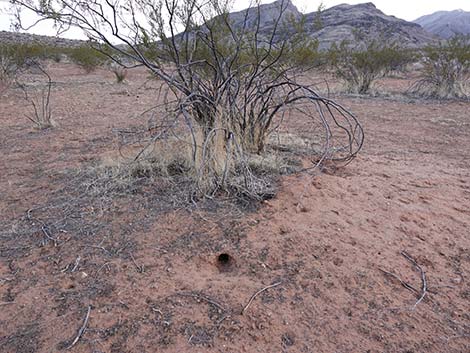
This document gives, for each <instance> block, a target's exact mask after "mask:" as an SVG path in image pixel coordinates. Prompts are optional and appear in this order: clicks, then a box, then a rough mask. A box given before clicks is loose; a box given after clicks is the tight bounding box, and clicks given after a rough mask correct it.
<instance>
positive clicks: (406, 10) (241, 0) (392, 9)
mask: <svg viewBox="0 0 470 353" xmlns="http://www.w3.org/2000/svg"><path fill="white" fill-rule="evenodd" d="M270 2H273V1H272V0H266V1H263V3H270ZM320 2H321V1H320V0H293V3H294V4H295V5H296V6H297V7H298V8H299V10H301V11H302V12H312V11H315V10H316V9H317V8H318V5H319V4H320ZM364 2H367V1H364V0H362V1H354V0H349V1H348V0H324V1H323V4H324V5H325V6H326V7H327V8H329V7H332V6H335V5H338V4H342V3H348V4H360V3H364ZM372 2H373V3H374V4H375V6H376V7H377V8H378V9H380V10H381V11H382V12H384V13H385V14H387V15H393V16H396V17H398V18H402V19H405V20H408V21H412V20H415V19H416V18H418V17H420V16H423V15H428V14H431V13H433V12H436V11H442V10H457V9H462V10H465V11H470V0H373V1H372ZM6 3H8V1H7V0H0V9H1V7H2V4H6ZM249 3H250V0H235V1H234V7H235V10H242V9H243V8H245V7H246V6H247V5H248V4H249ZM3 6H6V5H3ZM9 29H10V21H9V17H8V15H7V14H6V13H2V12H0V30H9ZM31 32H34V33H37V34H48V35H53V34H54V32H53V30H52V29H49V28H47V27H46V26H40V27H38V28H36V29H35V30H32V31H31ZM76 35H77V34H76V33H75V34H70V35H67V37H75V36H76Z"/></svg>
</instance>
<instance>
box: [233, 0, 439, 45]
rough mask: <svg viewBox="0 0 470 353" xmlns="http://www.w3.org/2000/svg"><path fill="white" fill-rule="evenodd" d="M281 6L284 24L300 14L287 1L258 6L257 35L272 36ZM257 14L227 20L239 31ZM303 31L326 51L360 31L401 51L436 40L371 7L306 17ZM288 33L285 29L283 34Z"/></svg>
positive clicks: (253, 11)
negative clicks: (399, 47) (316, 40)
mask: <svg viewBox="0 0 470 353" xmlns="http://www.w3.org/2000/svg"><path fill="white" fill-rule="evenodd" d="M281 6H282V7H283V8H284V9H285V11H284V18H283V19H282V20H283V21H284V22H289V19H292V18H300V16H302V13H301V12H300V11H299V10H298V9H297V8H296V7H295V5H294V4H293V3H292V2H291V1H290V0H284V1H282V0H278V1H275V2H273V3H270V4H264V5H261V6H260V11H259V13H260V29H259V32H260V33H261V34H265V35H268V34H269V33H272V30H273V28H274V25H275V19H277V18H278V16H279V11H280V9H281ZM257 16H258V11H257V9H256V8H250V9H247V10H242V11H238V12H234V13H231V14H230V20H231V21H232V23H233V24H234V26H235V27H238V28H240V27H241V26H242V25H243V23H244V20H245V17H246V18H247V27H248V28H250V26H251V27H252V28H253V27H254V26H255V24H256V19H257ZM305 16H306V27H307V28H306V30H307V33H308V35H309V36H311V37H312V38H316V39H318V40H319V42H320V48H321V49H326V48H329V47H330V46H331V44H333V43H339V42H341V41H342V40H349V41H351V42H353V41H354V40H355V37H354V32H357V31H360V32H361V33H363V34H364V35H365V36H366V37H367V38H376V39H386V40H392V41H396V42H398V43H400V44H401V45H402V46H404V47H410V48H416V47H420V46H423V45H426V44H429V43H430V42H432V41H434V40H436V38H435V37H434V36H433V35H432V34H430V33H428V32H426V31H425V30H424V29H423V28H422V27H421V26H420V25H418V24H415V23H412V22H407V21H405V20H401V19H398V18H396V17H394V16H387V15H385V14H384V13H383V12H381V11H380V10H379V9H377V8H376V7H375V5H374V4H373V3H370V2H369V3H364V4H359V5H347V4H342V5H338V6H334V7H332V8H329V9H326V10H324V11H322V12H321V14H318V13H317V12H312V13H309V14H306V15H305ZM288 31H289V29H288V28H287V32H288Z"/></svg>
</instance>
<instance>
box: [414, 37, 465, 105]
mask: <svg viewBox="0 0 470 353" xmlns="http://www.w3.org/2000/svg"><path fill="white" fill-rule="evenodd" d="M422 62H423V65H424V68H423V70H422V72H421V78H420V79H419V80H418V81H416V82H415V83H414V84H413V86H412V87H411V89H410V93H412V94H414V95H419V96H422V97H428V98H464V99H468V98H469V97H470V86H469V85H470V37H468V36H467V37H464V36H457V37H454V38H452V39H450V40H449V41H447V42H441V43H439V44H437V45H432V46H428V47H426V48H424V49H423V51H422Z"/></svg>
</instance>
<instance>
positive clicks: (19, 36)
mask: <svg viewBox="0 0 470 353" xmlns="http://www.w3.org/2000/svg"><path fill="white" fill-rule="evenodd" d="M3 43H6V44H12V43H22V44H31V43H34V44H40V45H47V46H52V47H59V48H73V47H77V46H80V45H83V44H85V43H86V42H84V41H82V40H71V39H65V38H60V37H50V36H40V35H36V34H28V33H17V32H7V31H0V44H3Z"/></svg>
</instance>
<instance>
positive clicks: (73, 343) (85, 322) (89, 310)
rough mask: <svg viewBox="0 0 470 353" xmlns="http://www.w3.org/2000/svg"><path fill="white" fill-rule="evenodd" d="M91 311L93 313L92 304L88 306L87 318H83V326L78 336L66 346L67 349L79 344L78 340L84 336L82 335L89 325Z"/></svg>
mask: <svg viewBox="0 0 470 353" xmlns="http://www.w3.org/2000/svg"><path fill="white" fill-rule="evenodd" d="M90 313H91V305H89V306H88V310H87V313H86V316H85V319H84V320H83V325H82V327H80V330H78V333H77V336H76V337H75V339H74V340H73V341H72V343H71V344H70V345H69V346H68V347H67V348H66V349H67V350H68V349H70V348H72V347H73V346H75V345H76V344H77V342H78V340H79V339H80V337H82V335H83V333H84V332H85V330H86V327H87V325H88V319H89V318H90Z"/></svg>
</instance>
